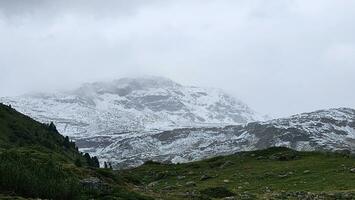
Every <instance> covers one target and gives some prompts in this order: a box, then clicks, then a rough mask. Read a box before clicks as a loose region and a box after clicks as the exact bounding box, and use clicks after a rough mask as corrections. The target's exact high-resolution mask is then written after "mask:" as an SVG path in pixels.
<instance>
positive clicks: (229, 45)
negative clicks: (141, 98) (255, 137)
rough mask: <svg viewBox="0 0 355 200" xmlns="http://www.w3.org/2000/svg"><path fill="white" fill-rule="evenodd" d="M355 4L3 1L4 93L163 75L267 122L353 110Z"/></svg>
mask: <svg viewBox="0 0 355 200" xmlns="http://www.w3.org/2000/svg"><path fill="white" fill-rule="evenodd" d="M354 19H355V1H349V0H338V1H333V0H313V1H307V0H272V1H269V0H245V1H233V0H218V1H217V0H216V1H212V0H203V1H202V0H200V1H199V0H194V1H188V0H182V1H169V0H167V1H163V0H160V1H158V0H151V1H143V0H142V1H139V0H131V1H113V0H112V1H110V0H108V1H98V0H97V1H93V0H88V1H84V0H79V1H59V0H53V1H45V0H33V1H26V0H12V1H10V0H8V1H7V0H0V96H14V95H21V94H23V93H27V92H31V91H54V90H58V89H72V88H75V87H77V86H79V85H80V84H81V83H84V82H91V81H105V80H112V79H118V78H122V77H130V76H135V77H136V76H144V75H153V76H164V77H167V78H170V79H172V80H174V81H176V82H178V83H181V84H185V85H196V86H205V87H216V88H221V89H223V90H225V91H227V92H229V93H231V94H233V95H234V96H236V97H237V98H239V99H241V100H243V101H244V102H246V103H247V104H248V105H249V106H250V107H252V108H253V109H254V110H256V111H258V112H260V113H264V114H269V115H271V116H276V117H279V116H288V115H291V114H295V113H299V112H306V111H313V110H316V109H325V108H331V107H352V108H355V93H354V92H353V89H354V85H355V66H354V63H355V23H354Z"/></svg>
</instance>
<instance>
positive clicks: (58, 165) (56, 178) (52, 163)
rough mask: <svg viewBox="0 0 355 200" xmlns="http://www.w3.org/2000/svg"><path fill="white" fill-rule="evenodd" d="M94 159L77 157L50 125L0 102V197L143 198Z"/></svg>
mask: <svg viewBox="0 0 355 200" xmlns="http://www.w3.org/2000/svg"><path fill="white" fill-rule="evenodd" d="M128 190H129V188H128V186H126V185H125V184H124V183H123V182H122V181H120V180H119V178H118V177H116V176H115V175H113V174H112V172H111V170H109V169H99V168H98V160H97V158H96V157H90V156H89V155H88V154H82V153H80V152H79V151H78V150H77V148H76V147H75V143H74V142H71V141H69V138H68V137H63V136H62V135H60V134H59V133H58V131H57V130H56V128H55V126H54V124H52V123H51V124H42V123H39V122H37V121H35V120H33V119H31V118H29V117H27V116H25V115H23V114H21V113H19V112H17V111H16V110H14V109H12V108H11V107H9V106H5V105H3V104H0V194H1V195H0V198H1V199H5V198H8V199H14V198H15V196H18V197H19V196H21V197H24V198H37V197H40V198H48V199H88V198H95V199H106V198H108V199H112V198H113V197H112V196H115V199H146V198H144V197H142V196H140V195H138V194H135V193H133V192H129V191H128Z"/></svg>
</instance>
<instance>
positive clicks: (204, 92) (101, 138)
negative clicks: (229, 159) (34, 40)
mask: <svg viewBox="0 0 355 200" xmlns="http://www.w3.org/2000/svg"><path fill="white" fill-rule="evenodd" d="M0 102H4V103H5V104H11V105H12V107H14V108H16V109H17V110H19V111H20V112H23V113H25V114H27V115H29V116H31V117H33V118H34V119H36V120H38V121H41V122H45V123H49V122H51V121H53V122H54V123H55V124H56V126H57V129H58V131H59V132H60V133H62V134H64V135H67V136H70V138H71V139H73V140H75V141H77V145H78V146H79V148H80V150H82V151H84V152H89V153H92V154H93V155H97V156H100V157H101V158H104V159H105V160H109V161H118V160H120V159H121V158H120V157H116V153H114V152H113V151H112V148H113V147H112V145H115V146H116V147H115V148H117V149H116V150H115V151H122V152H123V151H124V152H125V155H126V156H128V157H134V156H135V154H137V153H139V151H140V150H139V149H142V150H143V149H145V148H144V147H143V146H142V147H140V148H139V149H137V150H136V151H138V152H134V151H126V150H124V149H120V150H119V149H118V148H121V147H122V145H121V144H119V143H120V141H121V140H131V139H133V140H135V139H134V138H136V139H137V140H135V141H139V138H141V137H145V136H147V135H150V134H156V133H159V132H162V131H166V130H173V129H176V128H186V127H214V126H225V125H230V124H245V123H247V122H252V121H257V120H263V119H264V117H262V116H260V115H258V114H257V113H255V112H254V111H253V110H252V109H250V108H249V107H248V106H247V105H246V104H244V103H243V102H241V101H240V100H238V99H236V98H234V97H232V96H230V95H228V94H226V93H224V92H223V91H221V90H219V89H213V88H199V87H192V86H183V85H180V84H178V83H175V82H173V81H171V80H169V79H166V78H162V77H143V78H123V79H118V80H115V81H111V82H96V83H87V84H84V85H82V86H81V87H79V88H77V89H74V90H72V91H66V92H55V93H52V94H43V93H42V94H30V95H23V96H18V97H6V98H0ZM147 142H148V141H147ZM123 144H124V143H123ZM143 145H148V146H151V145H152V144H148V143H146V142H144V143H143ZM147 148H148V147H147ZM148 149H149V148H148ZM143 151H144V150H143ZM109 152H112V153H113V154H109ZM140 162H141V161H140Z"/></svg>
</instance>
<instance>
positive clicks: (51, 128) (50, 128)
mask: <svg viewBox="0 0 355 200" xmlns="http://www.w3.org/2000/svg"><path fill="white" fill-rule="evenodd" d="M48 130H49V131H52V132H56V133H58V130H57V127H56V126H55V125H54V123H53V122H51V123H50V124H49V126H48Z"/></svg>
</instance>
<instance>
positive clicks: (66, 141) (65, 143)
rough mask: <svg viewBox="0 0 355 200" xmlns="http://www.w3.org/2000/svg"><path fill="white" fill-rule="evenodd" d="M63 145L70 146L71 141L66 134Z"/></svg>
mask: <svg viewBox="0 0 355 200" xmlns="http://www.w3.org/2000/svg"><path fill="white" fill-rule="evenodd" d="M63 146H65V147H66V148H68V149H69V148H70V141H69V137H68V136H65V138H64V142H63Z"/></svg>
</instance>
